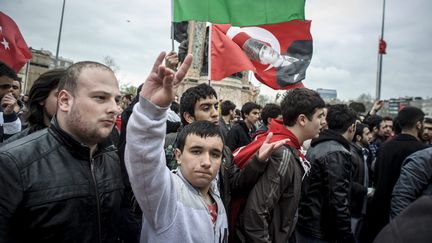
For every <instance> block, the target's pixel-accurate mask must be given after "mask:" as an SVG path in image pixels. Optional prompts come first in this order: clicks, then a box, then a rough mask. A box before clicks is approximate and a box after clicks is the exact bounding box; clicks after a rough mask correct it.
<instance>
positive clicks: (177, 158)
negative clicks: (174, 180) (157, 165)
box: [174, 148, 182, 165]
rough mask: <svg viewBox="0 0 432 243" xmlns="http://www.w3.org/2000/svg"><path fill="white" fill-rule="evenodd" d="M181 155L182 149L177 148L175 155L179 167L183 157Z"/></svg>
mask: <svg viewBox="0 0 432 243" xmlns="http://www.w3.org/2000/svg"><path fill="white" fill-rule="evenodd" d="M181 154H182V152H181V151H180V149H178V148H176V149H175V150H174V155H175V157H176V160H177V164H178V165H181V160H180V156H181Z"/></svg>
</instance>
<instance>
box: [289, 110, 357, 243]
mask: <svg viewBox="0 0 432 243" xmlns="http://www.w3.org/2000/svg"><path fill="white" fill-rule="evenodd" d="M356 118H357V114H356V112H355V111H354V110H352V109H351V108H348V106H347V105H343V104H338V105H332V106H330V108H329V110H328V113H327V118H326V119H327V124H328V129H325V130H323V131H321V133H320V135H319V137H318V138H317V139H313V140H312V142H311V148H309V150H308V151H307V154H306V158H307V160H308V161H309V162H310V163H311V171H310V174H309V177H307V178H306V179H305V182H304V183H303V185H302V197H301V200H300V206H299V219H298V224H297V232H298V235H297V236H298V238H297V240H298V242H300V243H301V242H354V236H353V233H352V230H351V212H350V201H351V200H350V193H351V184H350V182H351V174H352V166H353V165H352V161H351V153H350V142H351V141H352V139H353V137H354V134H355V128H356Z"/></svg>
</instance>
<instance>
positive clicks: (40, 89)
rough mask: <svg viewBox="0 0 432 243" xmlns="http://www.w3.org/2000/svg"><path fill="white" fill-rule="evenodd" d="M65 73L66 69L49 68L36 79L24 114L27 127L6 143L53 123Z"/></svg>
mask: <svg viewBox="0 0 432 243" xmlns="http://www.w3.org/2000/svg"><path fill="white" fill-rule="evenodd" d="M64 73H65V70H64V69H53V70H49V71H47V72H45V73H43V74H41V75H40V76H39V77H38V78H37V79H36V80H35V81H34V83H33V85H32V87H31V89H30V92H29V96H30V100H29V102H28V107H27V108H28V110H27V112H26V113H25V114H24V116H23V119H24V121H25V122H26V125H27V128H26V129H24V130H22V131H21V132H19V133H17V134H15V135H14V136H12V137H10V138H9V139H7V141H5V142H4V143H10V142H12V141H15V140H17V139H20V138H23V137H25V136H27V135H29V134H31V133H34V132H36V131H39V130H42V129H44V128H47V127H49V126H50V125H51V119H52V117H53V116H54V114H55V113H56V111H57V94H58V84H59V82H60V78H61V77H62V75H63V74H64Z"/></svg>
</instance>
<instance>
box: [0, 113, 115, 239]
mask: <svg viewBox="0 0 432 243" xmlns="http://www.w3.org/2000/svg"><path fill="white" fill-rule="evenodd" d="M107 141H109V140H107ZM0 188H2V192H1V193H0V204H1V205H0V239H1V240H2V242H56V243H57V242H80V243H81V242H92V243H93V242H114V241H115V240H116V239H117V224H118V218H119V214H120V204H121V200H122V195H123V182H122V177H121V173H120V162H119V159H118V156H117V154H116V149H115V147H114V146H113V145H112V144H111V142H108V143H106V144H98V150H97V151H96V152H95V154H94V155H93V157H90V149H89V148H88V147H87V146H84V145H82V144H80V143H79V142H77V141H76V140H74V139H73V138H72V137H71V136H70V135H68V134H67V133H66V132H65V131H63V130H62V129H60V128H59V127H58V124H57V122H56V120H55V119H54V120H53V123H52V125H51V127H50V128H49V129H44V130H41V131H38V132H35V133H33V134H31V135H28V136H27V137H25V138H23V139H19V140H17V141H15V142H12V143H10V144H7V145H6V146H4V147H2V148H1V149H0Z"/></svg>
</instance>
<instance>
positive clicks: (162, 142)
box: [0, 53, 432, 243]
mask: <svg viewBox="0 0 432 243" xmlns="http://www.w3.org/2000/svg"><path fill="white" fill-rule="evenodd" d="M164 60H165V65H163V64H162V63H163V61H164ZM191 60H192V57H191V56H190V55H189V56H187V57H186V58H185V61H184V62H183V63H182V64H181V65H179V64H178V59H177V58H176V55H175V53H174V54H173V53H170V54H169V55H168V56H166V57H165V55H164V54H161V55H160V56H159V57H158V59H157V60H156V62H155V66H154V67H153V69H152V71H151V72H150V74H149V76H148V78H147V80H146V81H145V82H144V84H143V85H141V86H140V87H139V88H138V90H137V94H126V95H121V93H120V90H119V86H118V81H117V79H116V77H115V75H114V73H113V72H112V70H110V69H109V68H108V67H106V66H105V65H103V64H100V63H96V62H78V63H75V64H73V65H72V66H71V67H69V68H68V69H66V70H64V69H54V70H50V71H48V72H46V73H44V74H42V75H41V76H40V77H39V78H38V79H37V80H36V81H35V82H34V84H33V86H32V87H31V89H30V92H29V93H28V95H24V96H21V82H20V81H19V79H18V78H17V76H16V73H15V72H14V71H13V70H12V69H10V68H9V67H7V66H6V65H5V64H3V63H0V100H1V106H0V128H1V129H0V188H2V193H0V242H30V241H37V242H39V241H40V242H140V241H141V242H299V243H301V242H406V241H408V240H410V241H413V242H430V241H431V240H432V234H431V233H430V230H428V225H429V223H431V222H432V217H431V215H432V200H431V197H430V196H431V195H432V183H431V182H432V148H431V147H430V145H431V144H432V118H429V117H425V114H424V112H423V111H422V110H421V109H419V108H416V107H411V106H407V107H404V108H403V109H401V110H400V111H399V112H398V114H397V115H396V116H395V117H381V116H380V115H379V114H380V109H381V108H382V107H383V102H382V101H376V102H375V103H374V105H373V107H372V109H371V110H370V111H368V112H367V113H365V114H361V113H358V112H356V111H354V110H353V109H351V108H350V107H349V106H347V105H345V104H336V105H328V104H325V103H324V101H323V100H322V98H321V97H320V96H319V95H318V93H317V92H315V91H313V90H309V89H307V88H298V89H294V90H289V91H287V92H286V93H285V94H284V96H283V97H282V98H281V100H280V102H275V103H267V104H265V105H264V106H261V105H259V104H256V103H254V102H246V103H244V104H243V105H242V107H237V106H236V105H235V104H234V103H233V102H232V101H230V100H219V99H218V94H217V93H216V91H215V90H214V89H213V88H212V87H211V85H208V84H199V85H197V86H195V87H191V88H189V89H187V90H186V91H185V92H184V93H182V94H177V88H178V84H179V83H180V82H181V81H182V79H183V78H184V76H185V75H186V72H187V70H188V68H189V66H190V63H191ZM179 97H180V99H179Z"/></svg>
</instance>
